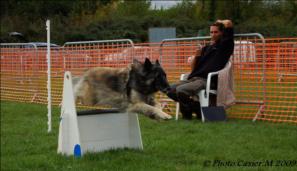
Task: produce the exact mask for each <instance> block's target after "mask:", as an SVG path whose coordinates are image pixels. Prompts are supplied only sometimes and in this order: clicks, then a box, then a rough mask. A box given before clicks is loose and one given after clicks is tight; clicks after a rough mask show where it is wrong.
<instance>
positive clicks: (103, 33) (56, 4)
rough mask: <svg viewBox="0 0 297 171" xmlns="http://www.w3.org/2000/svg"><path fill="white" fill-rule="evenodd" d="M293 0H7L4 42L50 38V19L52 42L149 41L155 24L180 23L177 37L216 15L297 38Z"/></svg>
mask: <svg viewBox="0 0 297 171" xmlns="http://www.w3.org/2000/svg"><path fill="white" fill-rule="evenodd" d="M296 11H297V1H294V0H274V1H269V0H225V1H223V0H196V1H187V0H183V1H182V2H181V3H178V4H177V5H176V6H173V7H172V8H169V9H155V8H154V7H151V2H150V1H149V0H137V1H132V0H100V1H99V0H84V1H81V0H71V1H70V0H6V1H1V20H0V21H1V33H0V34H1V42H17V41H24V40H19V39H16V38H14V37H12V36H10V35H9V33H10V32H19V33H22V34H23V36H24V37H25V38H26V41H31V42H35V41H46V31H45V21H46V19H50V20H51V23H52V24H51V31H52V33H51V36H52V38H51V39H52V41H53V42H56V43H58V44H63V43H64V42H67V41H84V40H108V39H122V38H128V39H132V40H133V41H134V42H148V29H149V28H151V27H176V33H177V37H193V36H205V35H208V34H209V25H210V24H211V23H212V22H214V21H215V20H216V19H227V18H228V19H231V20H232V21H233V22H234V25H235V32H236V33H251V32H258V33H261V34H263V35H264V37H294V36H297V17H296V15H297V12H296Z"/></svg>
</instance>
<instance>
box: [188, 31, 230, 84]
mask: <svg viewBox="0 0 297 171" xmlns="http://www.w3.org/2000/svg"><path fill="white" fill-rule="evenodd" d="M233 50H234V31H233V28H225V30H224V31H223V35H222V38H221V39H220V40H219V41H218V42H217V43H215V44H213V45H207V46H204V47H203V48H202V51H201V56H200V57H199V58H198V59H197V60H196V64H195V67H194V69H193V70H192V72H191V74H190V75H189V77H188V79H191V78H193V77H202V78H205V79H206V78H207V75H208V73H210V72H216V71H219V70H221V69H223V68H224V66H225V65H226V63H227V62H228V61H229V58H230V56H231V55H232V53H233Z"/></svg>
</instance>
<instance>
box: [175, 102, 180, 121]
mask: <svg viewBox="0 0 297 171" xmlns="http://www.w3.org/2000/svg"><path fill="white" fill-rule="evenodd" d="M178 114H179V103H178V102H177V103H176V110H175V120H178Z"/></svg>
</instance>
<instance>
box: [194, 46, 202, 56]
mask: <svg viewBox="0 0 297 171" xmlns="http://www.w3.org/2000/svg"><path fill="white" fill-rule="evenodd" d="M195 56H201V49H200V48H198V49H197V51H196V54H195Z"/></svg>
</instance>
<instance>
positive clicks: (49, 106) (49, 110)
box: [46, 20, 52, 132]
mask: <svg viewBox="0 0 297 171" xmlns="http://www.w3.org/2000/svg"><path fill="white" fill-rule="evenodd" d="M46 30H47V55H46V59H47V119H48V121H47V124H48V129H47V132H51V131H52V97H51V48H50V20H46Z"/></svg>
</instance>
